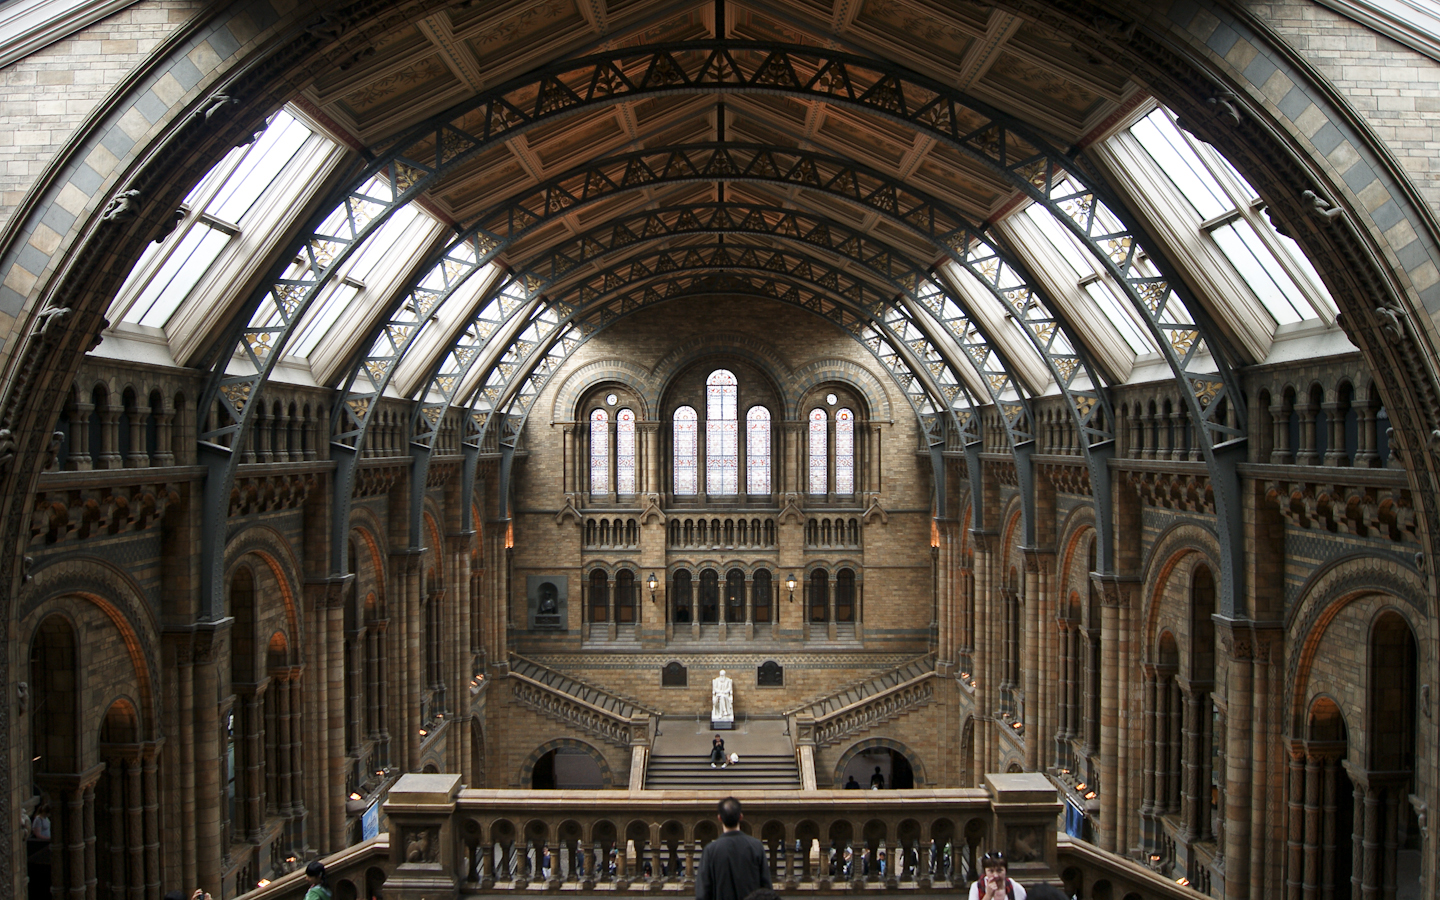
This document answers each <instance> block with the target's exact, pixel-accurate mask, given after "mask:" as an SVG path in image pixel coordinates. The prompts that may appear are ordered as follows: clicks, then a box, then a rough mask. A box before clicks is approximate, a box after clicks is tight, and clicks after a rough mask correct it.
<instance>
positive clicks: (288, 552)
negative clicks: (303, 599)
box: [225, 525, 304, 647]
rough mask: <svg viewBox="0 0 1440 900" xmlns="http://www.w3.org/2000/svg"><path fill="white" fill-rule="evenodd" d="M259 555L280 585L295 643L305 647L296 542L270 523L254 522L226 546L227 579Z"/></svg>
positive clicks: (227, 580) (286, 616)
mask: <svg viewBox="0 0 1440 900" xmlns="http://www.w3.org/2000/svg"><path fill="white" fill-rule="evenodd" d="M252 554H253V555H254V556H256V557H258V558H259V559H260V560H261V561H262V562H264V564H265V566H266V567H267V568H268V569H269V571H270V574H271V576H272V577H273V578H274V579H275V581H276V583H277V584H278V585H279V586H280V594H281V599H282V600H283V601H284V603H285V620H286V623H287V624H288V625H289V628H290V635H291V641H290V643H291V646H292V647H299V646H302V644H301V641H302V639H303V636H304V635H303V629H302V620H301V617H300V612H299V607H298V605H297V604H296V602H295V597H296V596H297V595H298V594H299V585H300V584H302V583H303V580H302V578H301V577H300V574H299V573H300V572H301V567H300V564H299V562H298V561H297V560H296V559H295V555H294V549H293V545H292V544H291V543H290V542H289V541H288V540H287V539H286V538H285V537H284V535H282V534H280V533H279V532H278V531H276V530H275V529H273V528H271V527H270V526H268V525H251V526H250V527H248V528H246V529H244V530H243V531H241V532H240V533H239V534H238V535H236V536H235V537H234V538H232V539H231V540H230V542H229V543H228V544H227V545H226V547H225V559H226V562H225V580H226V583H229V580H230V577H231V575H232V574H233V573H234V570H235V566H236V565H237V564H239V562H240V561H241V560H242V559H244V558H245V557H246V556H248V555H252Z"/></svg>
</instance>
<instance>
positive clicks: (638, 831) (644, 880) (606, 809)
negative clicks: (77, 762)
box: [247, 774, 1194, 900]
mask: <svg viewBox="0 0 1440 900" xmlns="http://www.w3.org/2000/svg"><path fill="white" fill-rule="evenodd" d="M985 782H986V786H985V787H984V788H968V789H967V788H949V789H933V790H913V791H845V790H823V791H815V790H809V791H746V792H738V793H737V795H736V796H737V797H738V798H739V799H740V801H741V802H742V803H743V804H744V807H745V819H744V824H743V826H742V827H743V828H744V829H745V830H746V831H747V832H748V833H750V834H751V835H753V836H755V837H758V838H759V839H760V840H761V842H762V843H764V845H765V848H766V852H767V854H768V856H769V861H770V870H771V873H772V877H773V879H774V881H775V884H776V887H777V889H780V890H783V891H785V892H790V893H795V892H811V893H816V894H821V893H835V892H840V891H844V892H849V891H875V892H881V893H890V894H894V893H910V892H916V891H925V892H930V891H937V890H953V889H958V888H960V887H962V886H963V885H964V884H965V883H966V882H968V881H969V880H971V879H972V878H973V876H974V872H975V866H976V863H977V862H978V860H979V858H980V856H981V855H983V854H984V853H985V852H986V851H988V850H992V849H996V848H1003V849H1004V850H1005V852H1006V853H1007V855H1008V856H1009V857H1010V859H1011V864H1010V872H1011V876H1012V877H1014V878H1015V879H1016V880H1017V881H1020V882H1021V883H1024V884H1030V883H1035V882H1039V881H1048V882H1051V883H1057V884H1058V883H1061V882H1062V880H1063V882H1064V883H1065V885H1066V887H1067V889H1071V888H1072V887H1073V888H1074V889H1078V891H1079V894H1080V896H1082V897H1091V896H1107V897H1111V896H1113V897H1114V898H1117V900H1118V898H1126V897H1130V896H1132V895H1133V896H1140V897H1146V898H1153V897H1164V898H1171V897H1174V898H1182V897H1193V896H1194V894H1193V892H1191V891H1189V890H1187V889H1185V888H1184V887H1182V886H1180V885H1176V884H1174V883H1172V882H1170V881H1168V880H1166V879H1164V878H1161V877H1160V876H1158V875H1156V874H1155V873H1153V872H1151V871H1150V870H1148V869H1146V868H1144V867H1143V866H1140V865H1137V864H1135V863H1133V862H1130V861H1128V860H1124V859H1122V858H1120V857H1117V856H1115V855H1114V854H1110V853H1106V852H1104V851H1101V850H1099V849H1098V848H1095V847H1093V846H1092V845H1089V844H1084V843H1082V842H1078V841H1073V840H1071V839H1070V838H1068V837H1065V836H1064V835H1057V832H1056V819H1057V816H1058V814H1059V812H1060V808H1061V804H1060V800H1059V797H1058V795H1057V793H1056V791H1055V788H1054V787H1053V785H1052V784H1051V783H1050V781H1049V780H1048V779H1047V778H1046V777H1045V776H1043V775H1037V774H1016V775H988V776H986V779H985ZM718 799H719V795H718V794H716V793H714V792H705V791H645V790H632V791H626V792H621V791H572V790H562V791H519V790H465V789H462V787H461V785H460V776H458V775H413V774H412V775H405V776H403V777H402V778H401V779H400V780H399V781H398V782H397V783H396V784H395V786H394V787H393V788H392V789H391V791H390V794H389V797H388V799H387V800H386V802H385V804H384V811H385V816H386V818H387V819H388V821H389V834H388V835H384V834H382V835H381V836H380V837H378V838H376V839H372V840H370V841H367V842H365V843H363V844H360V845H357V846H355V847H351V848H349V849H347V850H346V851H344V852H342V853H339V854H336V855H334V856H332V857H330V858H329V859H327V860H326V861H325V862H326V866H327V870H328V873H329V879H330V882H331V886H332V888H333V889H334V890H335V893H336V896H337V897H356V896H365V897H369V896H372V895H373V896H379V897H383V898H386V900H420V898H422V897H424V898H427V900H443V898H446V897H452V898H453V897H459V896H461V895H468V894H485V893H497V892H509V891H517V890H550V891H557V890H574V891H581V892H585V893H602V892H633V891H643V892H651V893H655V892H659V893H667V894H675V895H685V896H689V895H691V894H693V892H694V872H695V869H696V866H697V865H698V864H699V860H700V854H701V851H702V850H703V849H704V847H705V845H706V844H707V843H709V842H710V841H711V840H714V839H715V838H716V837H718V836H719V833H720V825H719V823H718V822H717V821H716V817H715V811H716V808H715V807H716V802H717V801H718ZM547 848H548V850H549V854H550V857H549V865H548V866H547V865H546V864H545V862H544V852H545V850H546V849H547ZM847 849H848V850H849V851H850V859H851V861H852V862H851V864H850V865H849V867H848V869H847V867H846V865H845V858H846V856H845V854H846V850H847ZM881 851H885V859H886V860H887V865H886V866H885V867H884V869H883V871H882V869H881V867H880V866H878V865H876V864H875V863H874V861H875V860H877V859H879V858H880V853H881ZM860 859H866V860H868V861H869V865H868V866H864V865H862V864H859V863H856V862H854V861H855V860H860ZM1072 882H1073V885H1072ZM304 890H305V883H304V879H303V877H301V874H300V873H299V872H296V873H292V874H291V875H288V876H286V877H285V878H283V879H280V880H277V881H276V882H274V883H271V884H267V885H265V886H263V887H261V888H260V889H258V890H256V891H253V892H251V893H250V894H249V895H247V896H248V897H249V898H251V900H299V898H300V897H301V896H302V895H303V893H304Z"/></svg>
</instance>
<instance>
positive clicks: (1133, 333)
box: [1022, 205, 1159, 356]
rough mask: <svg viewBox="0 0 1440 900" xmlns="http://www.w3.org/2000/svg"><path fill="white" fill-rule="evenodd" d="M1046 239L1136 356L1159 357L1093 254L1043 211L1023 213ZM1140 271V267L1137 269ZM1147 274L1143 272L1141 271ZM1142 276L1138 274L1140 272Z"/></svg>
mask: <svg viewBox="0 0 1440 900" xmlns="http://www.w3.org/2000/svg"><path fill="white" fill-rule="evenodd" d="M1022 215H1024V216H1025V218H1026V219H1028V220H1029V221H1030V223H1031V224H1033V225H1034V226H1035V228H1036V229H1037V230H1038V231H1039V232H1040V234H1041V235H1043V236H1044V238H1045V240H1046V241H1047V242H1048V243H1049V244H1050V246H1051V247H1052V248H1054V250H1055V251H1056V253H1057V254H1058V255H1059V257H1060V258H1061V259H1063V260H1064V262H1065V264H1066V265H1067V266H1068V267H1069V269H1070V273H1071V274H1072V275H1073V276H1074V278H1075V282H1076V284H1078V285H1079V286H1080V288H1081V289H1082V290H1084V291H1085V293H1086V295H1087V296H1089V297H1090V299H1091V300H1093V301H1094V302H1095V305H1096V306H1097V307H1099V308H1100V311H1101V312H1102V313H1103V314H1104V315H1105V319H1106V321H1108V322H1109V323H1110V324H1111V326H1113V327H1114V328H1115V330H1116V331H1117V332H1118V333H1119V334H1120V336H1121V338H1123V339H1124V341H1125V343H1126V345H1127V346H1129V348H1130V350H1131V352H1132V353H1134V354H1135V355H1136V356H1140V355H1144V354H1147V353H1157V352H1159V348H1158V347H1157V346H1156V345H1155V342H1154V341H1153V340H1152V339H1151V337H1150V332H1149V331H1148V330H1147V329H1146V327H1145V325H1144V324H1143V322H1141V320H1140V318H1139V313H1137V312H1136V310H1135V308H1134V306H1133V304H1131V302H1130V301H1129V299H1128V298H1126V297H1124V296H1123V295H1122V294H1121V293H1120V291H1119V290H1118V288H1117V287H1116V286H1115V285H1114V283H1113V282H1112V280H1111V278H1110V275H1109V274H1108V273H1107V272H1106V271H1105V270H1103V269H1102V268H1101V267H1100V264H1099V262H1098V261H1097V260H1096V258H1095V256H1094V254H1092V253H1091V252H1090V251H1089V250H1087V249H1085V248H1084V247H1083V246H1082V245H1081V244H1080V240H1079V239H1078V238H1076V237H1075V235H1074V234H1072V233H1071V232H1070V230H1069V229H1067V228H1066V227H1065V226H1064V225H1061V224H1060V223H1059V222H1057V221H1056V220H1055V217H1054V216H1052V215H1051V214H1050V213H1049V212H1048V211H1046V210H1045V208H1044V207H1041V206H1036V205H1031V206H1028V207H1026V208H1025V211H1024V212H1023V213H1022ZM1137 268H1138V267H1137ZM1140 271H1142V272H1143V271H1144V269H1140ZM1137 274H1139V272H1137Z"/></svg>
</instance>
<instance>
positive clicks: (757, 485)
mask: <svg viewBox="0 0 1440 900" xmlns="http://www.w3.org/2000/svg"><path fill="white" fill-rule="evenodd" d="M745 490H746V492H748V493H751V494H768V493H770V410H768V409H766V408H765V407H763V406H752V407H750V411H749V412H747V413H745Z"/></svg>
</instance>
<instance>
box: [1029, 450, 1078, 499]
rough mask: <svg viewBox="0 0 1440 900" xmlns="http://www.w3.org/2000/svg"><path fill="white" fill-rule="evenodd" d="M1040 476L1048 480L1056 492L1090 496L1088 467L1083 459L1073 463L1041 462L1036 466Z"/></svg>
mask: <svg viewBox="0 0 1440 900" xmlns="http://www.w3.org/2000/svg"><path fill="white" fill-rule="evenodd" d="M1036 468H1037V469H1039V474H1040V477H1041V478H1045V479H1047V480H1049V482H1050V484H1051V485H1052V486H1053V487H1054V488H1055V491H1056V492H1057V493H1061V494H1080V495H1082V496H1086V497H1088V496H1090V469H1089V468H1088V467H1087V466H1086V465H1085V462H1084V460H1082V459H1077V460H1076V461H1075V462H1073V463H1052V462H1047V463H1041V464H1040V465H1038V466H1036Z"/></svg>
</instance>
